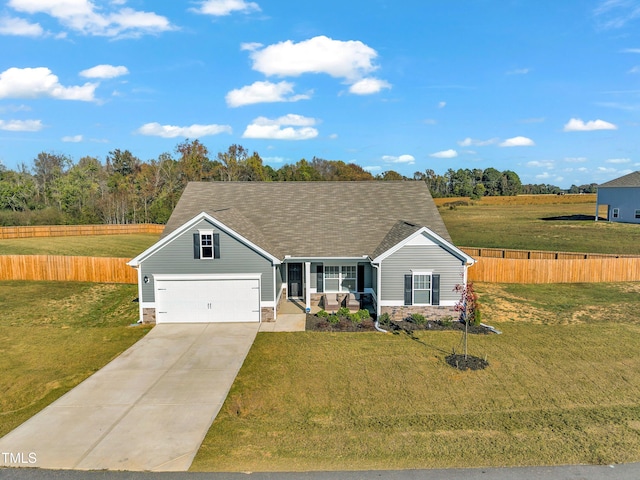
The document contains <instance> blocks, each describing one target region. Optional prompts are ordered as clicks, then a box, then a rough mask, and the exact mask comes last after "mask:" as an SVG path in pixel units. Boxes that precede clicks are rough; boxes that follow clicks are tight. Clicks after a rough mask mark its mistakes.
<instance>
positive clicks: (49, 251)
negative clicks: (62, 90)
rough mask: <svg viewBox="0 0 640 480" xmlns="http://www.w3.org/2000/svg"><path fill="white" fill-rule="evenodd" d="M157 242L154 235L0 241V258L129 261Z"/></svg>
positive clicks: (33, 238) (87, 236)
mask: <svg viewBox="0 0 640 480" xmlns="http://www.w3.org/2000/svg"><path fill="white" fill-rule="evenodd" d="M157 241H158V235H157V234H153V233H140V234H131V235H85V236H71V237H32V238H11V239H5V240H0V255H70V256H80V257H120V258H133V257H135V256H136V255H138V254H139V253H142V252H143V251H144V250H146V249H147V248H149V247H150V246H151V245H153V244H154V243H155V242H157Z"/></svg>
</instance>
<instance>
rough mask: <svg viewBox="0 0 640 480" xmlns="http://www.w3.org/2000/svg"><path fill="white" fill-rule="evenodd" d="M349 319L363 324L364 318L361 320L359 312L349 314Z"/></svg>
mask: <svg viewBox="0 0 640 480" xmlns="http://www.w3.org/2000/svg"><path fill="white" fill-rule="evenodd" d="M347 318H348V319H349V320H350V321H351V322H353V323H360V322H362V318H360V315H359V313H358V312H355V313H349V314H347Z"/></svg>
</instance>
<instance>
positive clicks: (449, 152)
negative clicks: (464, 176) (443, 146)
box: [429, 149, 458, 158]
mask: <svg viewBox="0 0 640 480" xmlns="http://www.w3.org/2000/svg"><path fill="white" fill-rule="evenodd" d="M429 156H430V157H433V158H455V157H457V156H458V152H456V151H455V150H453V149H449V150H443V151H441V152H435V153H432V154H430V155H429Z"/></svg>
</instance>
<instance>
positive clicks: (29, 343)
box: [0, 281, 149, 436]
mask: <svg viewBox="0 0 640 480" xmlns="http://www.w3.org/2000/svg"><path fill="white" fill-rule="evenodd" d="M136 297H137V287H136V286H135V285H114V284H92V283H74V282H21V281H3V282H0V312H1V313H0V436H3V435H5V434H7V433H8V432H9V431H11V430H12V429H13V428H15V427H17V426H18V425H20V424H21V423H22V422H24V421H25V420H27V419H28V418H29V417H31V416H32V415H34V414H35V413H37V412H38V411H40V410H42V409H43V408H44V407H45V406H47V405H48V404H50V403H51V402H52V401H54V400H55V399H56V398H58V397H60V396H61V395H63V394H64V393H66V392H67V391H68V390H70V389H71V388H73V387H74V386H75V385H77V384H78V383H80V382H81V381H82V380H84V379H85V378H86V377H88V376H89V375H91V374H92V373H94V372H96V371H97V370H99V369H100V368H101V367H103V366H104V365H106V364H107V363H108V362H109V361H110V360H112V359H113V358H115V357H116V356H117V355H118V354H119V353H121V352H122V351H124V350H125V349H127V348H128V347H129V346H131V345H133V344H134V343H135V342H136V341H137V340H138V339H140V338H141V337H142V336H144V334H145V333H146V332H148V330H149V329H148V328H147V327H139V326H134V327H131V326H130V325H131V324H132V323H134V322H136V321H137V319H138V304H137V303H134V302H133V301H132V300H134V299H135V298H136Z"/></svg>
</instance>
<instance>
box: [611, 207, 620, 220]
mask: <svg viewBox="0 0 640 480" xmlns="http://www.w3.org/2000/svg"><path fill="white" fill-rule="evenodd" d="M612 216H613V218H618V217H619V216H620V209H619V208H614V209H613V212H612Z"/></svg>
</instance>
